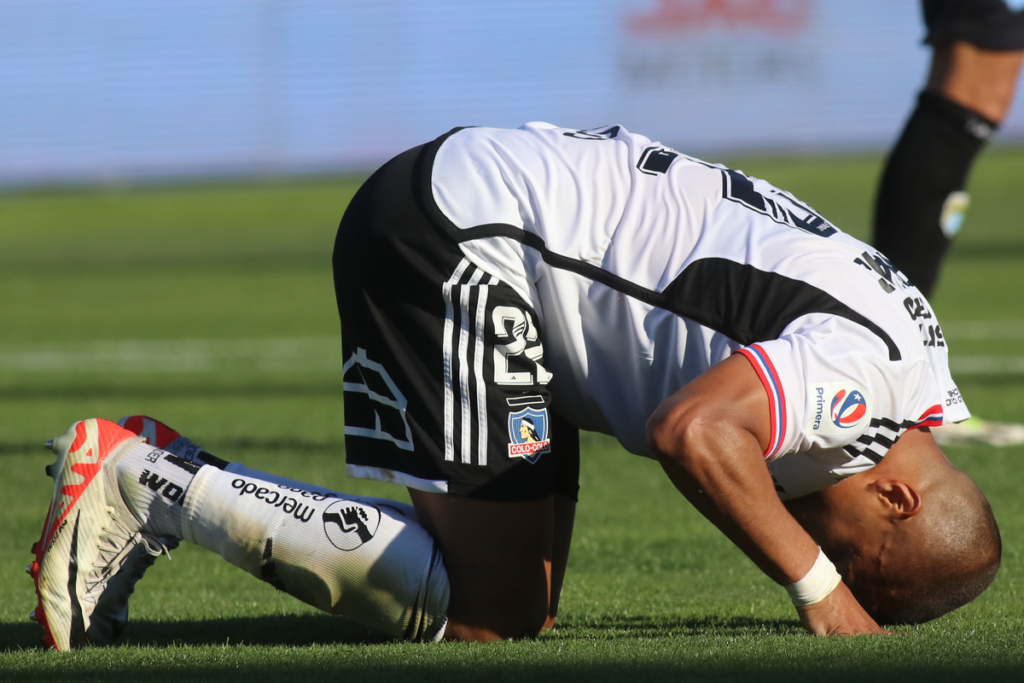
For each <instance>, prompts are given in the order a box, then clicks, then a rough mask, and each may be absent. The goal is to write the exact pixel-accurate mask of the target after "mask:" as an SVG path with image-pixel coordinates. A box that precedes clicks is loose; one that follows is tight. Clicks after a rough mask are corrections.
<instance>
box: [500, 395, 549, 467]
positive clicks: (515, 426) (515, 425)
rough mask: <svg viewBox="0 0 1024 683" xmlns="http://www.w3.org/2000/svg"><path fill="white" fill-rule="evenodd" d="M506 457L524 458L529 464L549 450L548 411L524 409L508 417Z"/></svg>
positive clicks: (544, 409) (543, 409)
mask: <svg viewBox="0 0 1024 683" xmlns="http://www.w3.org/2000/svg"><path fill="white" fill-rule="evenodd" d="M508 440H509V444H508V457H510V458H526V459H527V460H528V461H530V462H531V463H534V462H537V459H538V458H540V456H542V455H544V454H545V453H547V452H549V451H550V450H551V440H550V439H549V438H548V409H547V408H540V409H537V408H524V409H523V410H519V411H517V412H514V413H509V416H508Z"/></svg>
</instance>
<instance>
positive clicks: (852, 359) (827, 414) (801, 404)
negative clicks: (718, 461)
mask: <svg viewBox="0 0 1024 683" xmlns="http://www.w3.org/2000/svg"><path fill="white" fill-rule="evenodd" d="M815 323H816V324H815ZM737 353H740V354H742V355H743V356H744V357H746V358H747V360H748V361H749V362H750V364H751V365H752V366H753V368H754V371H755V372H756V373H757V375H758V377H759V379H760V380H761V383H762V384H763V385H764V388H765V392H766V393H767V396H768V404H769V409H770V422H771V435H770V438H769V445H768V448H767V450H766V451H765V459H766V460H769V461H771V460H775V459H776V458H780V457H783V456H785V455H787V454H791V453H800V452H807V451H811V450H814V451H820V450H825V449H842V450H843V451H845V452H846V453H847V454H848V455H849V456H850V457H851V458H860V457H866V458H868V459H870V460H872V461H874V462H876V463H877V462H880V461H881V459H882V458H883V457H884V456H885V454H886V453H887V452H888V450H889V448H891V447H892V445H893V444H894V443H895V442H896V440H897V439H898V438H899V437H900V435H901V434H902V433H903V432H905V431H906V430H907V429H913V428H916V427H921V426H938V425H941V424H943V422H944V421H946V422H948V421H950V420H949V419H948V418H949V417H951V416H947V415H945V413H946V412H950V411H948V410H946V407H945V403H946V400H945V399H946V393H948V392H946V391H944V389H945V387H943V386H941V382H940V381H938V379H937V376H940V375H941V374H942V373H941V372H936V371H935V369H934V368H932V367H931V365H932V364H934V363H936V362H944V358H943V359H936V358H932V357H930V356H928V355H927V354H920V355H918V356H915V357H914V358H907V359H903V360H901V361H892V360H890V359H889V357H888V354H887V352H886V350H885V348H884V346H882V345H880V344H879V342H878V339H877V337H875V336H874V335H872V334H871V333H870V332H868V331H867V330H865V329H864V328H862V327H861V326H859V325H857V324H856V323H853V322H850V321H847V320H843V319H838V318H835V317H833V318H831V319H822V320H820V321H808V324H807V325H806V326H805V327H803V328H802V329H798V330H797V331H796V332H790V333H787V334H785V335H783V336H782V337H780V338H778V339H773V340H770V341H765V342H758V343H755V344H751V345H749V346H746V347H743V348H741V349H739V350H738V351H737ZM942 369H943V370H945V373H946V374H947V375H948V370H947V369H945V366H943V368H942ZM957 411H962V412H964V413H966V409H965V408H963V407H962V402H961V403H960V404H959V405H958V406H957ZM956 417H958V418H960V419H963V418H962V417H960V415H959V414H957V416H956Z"/></svg>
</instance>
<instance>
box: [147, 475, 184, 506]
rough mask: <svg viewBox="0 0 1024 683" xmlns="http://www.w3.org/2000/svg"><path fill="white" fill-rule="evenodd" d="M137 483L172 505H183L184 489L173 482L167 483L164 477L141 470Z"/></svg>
mask: <svg viewBox="0 0 1024 683" xmlns="http://www.w3.org/2000/svg"><path fill="white" fill-rule="evenodd" d="M139 483H140V484H142V485H143V486H148V487H149V488H150V489H151V490H152V491H153V492H154V493H159V494H160V495H162V496H163V497H164V498H166V499H167V500H169V501H171V502H172V503H177V504H178V505H182V504H183V503H184V500H185V496H184V495H183V494H184V493H185V488H184V487H182V486H179V485H178V484H175V483H174V482H173V481H168V480H167V479H166V478H165V477H161V476H160V475H158V474H155V473H153V472H150V471H149V470H142V475H141V476H140V477H139Z"/></svg>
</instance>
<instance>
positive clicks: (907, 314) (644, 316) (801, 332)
mask: <svg viewBox="0 0 1024 683" xmlns="http://www.w3.org/2000/svg"><path fill="white" fill-rule="evenodd" d="M431 186H432V193H433V198H434V200H435V202H436V204H437V207H438V209H439V210H440V212H441V213H442V214H443V220H444V221H445V222H446V224H447V225H448V227H449V229H450V231H451V232H452V234H453V236H454V237H455V239H456V240H458V241H459V244H460V247H461V249H462V251H463V253H464V254H465V256H466V258H467V259H469V260H470V261H471V262H472V263H473V264H475V265H476V266H478V267H479V268H481V269H482V270H484V271H486V272H487V273H489V274H491V275H493V276H495V277H497V278H499V279H500V280H501V281H503V282H505V283H508V284H509V285H510V286H512V287H513V288H514V289H515V290H516V291H517V292H518V293H519V295H520V296H521V297H522V298H523V299H524V300H525V301H526V302H528V303H530V304H531V305H532V306H533V308H534V310H535V311H536V312H537V315H538V317H539V321H538V322H539V327H540V330H541V338H542V342H543V347H544V367H545V368H546V369H547V371H548V372H550V373H551V374H552V379H551V382H550V385H549V386H550V390H551V392H552V395H553V397H554V401H555V404H554V405H555V407H556V409H557V410H558V412H559V413H560V414H561V415H563V416H564V417H566V418H568V419H569V420H570V421H572V422H573V423H574V424H576V425H577V426H579V427H580V428H583V429H589V430H594V431H599V432H605V433H608V434H613V435H614V436H616V437H617V438H618V439H619V441H621V443H622V444H623V446H624V447H625V448H626V449H627V450H629V451H631V452H633V453H637V454H641V455H650V452H649V449H648V447H647V444H646V440H645V436H644V427H645V424H646V421H647V418H648V417H649V416H650V415H651V413H652V412H653V411H654V409H655V408H656V407H657V406H658V405H659V404H660V403H661V402H662V401H663V400H664V399H665V398H667V397H668V396H669V395H671V394H672V393H674V392H675V391H677V390H678V389H679V388H680V387H682V386H683V385H685V384H686V383H688V382H689V381H691V380H693V379H694V378H695V377H697V376H698V375H699V374H701V373H702V372H704V371H705V370H707V369H708V368H709V367H710V366H711V365H713V364H715V363H717V362H719V361H721V360H723V359H724V358H726V357H728V356H729V355H731V354H732V353H734V352H740V353H743V354H744V355H745V356H746V357H747V358H748V360H750V362H751V363H752V365H753V366H754V368H755V370H756V371H757V372H758V374H759V376H760V377H761V379H762V381H763V383H764V385H765V388H766V391H767V392H768V395H769V400H770V404H771V410H772V437H771V446H770V447H769V449H768V452H767V453H766V457H767V458H768V459H769V460H771V461H773V462H774V461H776V460H778V468H779V470H778V473H776V479H777V481H778V482H779V487H780V489H783V490H784V491H785V494H786V495H797V493H794V492H795V491H798V490H799V491H800V492H803V493H806V492H807V491H808V490H815V489H820V488H823V487H824V486H827V485H829V484H831V483H835V481H837V480H839V479H841V478H842V477H843V476H846V475H848V474H852V473H853V472H854V471H860V470H863V469H866V468H867V467H870V466H872V465H873V464H874V463H876V462H877V461H878V460H879V459H880V458H881V457H882V456H884V455H885V453H886V451H887V450H888V448H889V447H890V446H891V445H892V443H893V442H894V441H895V440H896V439H897V438H898V437H899V435H900V434H901V433H902V432H903V431H905V430H906V429H909V428H913V427H915V426H920V425H940V424H944V423H949V422H958V421H961V420H964V419H966V418H967V417H968V416H969V413H968V411H967V409H966V407H965V406H964V404H963V401H962V399H961V398H960V395H959V391H958V390H957V387H956V385H955V384H954V383H953V381H952V379H951V377H950V374H949V369H948V362H947V349H946V346H945V341H944V339H943V337H942V332H941V328H940V327H939V325H938V323H937V321H936V320H935V317H934V314H933V313H932V311H931V308H930V307H929V305H928V303H927V301H925V299H924V298H923V297H922V295H921V294H920V292H919V291H918V290H917V289H916V288H915V287H914V286H913V285H912V284H910V283H909V282H907V281H906V279H905V278H903V276H902V275H901V274H900V273H899V272H898V271H897V270H896V269H894V268H893V267H892V265H891V264H890V263H889V262H888V261H887V260H886V259H885V258H884V257H883V256H882V255H880V254H879V253H878V252H876V251H875V250H873V249H872V248H871V247H869V246H868V245H866V244H864V243H862V242H860V241H858V240H856V239H854V238H852V237H850V236H848V235H846V234H844V233H842V232H841V231H839V230H838V229H837V228H836V227H835V226H833V225H832V224H831V223H829V222H828V221H827V220H825V219H824V218H823V217H821V216H819V215H818V214H817V213H816V212H815V211H814V210H813V209H812V208H811V207H810V206H808V205H806V204H804V203H802V202H800V201H799V200H798V199H796V198H795V197H793V196H792V195H791V194H789V193H787V192H784V191H782V190H779V189H778V188H776V187H774V186H772V185H771V184H769V183H767V182H765V181H763V180H759V179H756V178H752V177H749V176H746V175H744V174H743V173H742V172H740V171H735V170H731V169H727V168H725V167H723V166H720V165H717V164H710V163H706V162H703V161H700V160H698V159H694V158H692V157H688V156H686V155H684V154H681V153H679V152H677V151H675V150H673V149H670V148H668V147H666V146H664V145H661V144H659V143H657V142H652V141H651V140H649V139H648V138H645V137H643V136H641V135H636V134H633V133H630V132H628V131H626V130H625V129H624V128H623V127H621V126H608V127H604V128H599V129H593V130H586V131H579V130H571V129H566V128H557V127H555V126H552V125H550V124H546V123H531V124H527V125H525V126H523V127H521V128H518V129H514V130H504V129H493V128H467V129H463V130H460V131H458V132H455V133H453V134H451V135H449V136H448V137H447V139H445V140H444V142H443V143H442V144H441V145H440V147H439V148H438V149H437V152H436V156H435V157H434V159H433V167H432V176H431ZM793 454H803V455H802V456H801V457H796V458H793V457H789V458H781V456H784V455H789V456H792V455H793ZM785 460H789V461H790V464H789V465H787V466H785V467H783V465H782V463H783V461H785ZM801 462H802V463H804V465H801V464H800V463H801ZM823 463H824V464H823ZM812 464H813V466H811V465H812ZM773 468H774V466H773ZM793 468H796V469H795V471H796V472H797V473H798V474H792V473H787V472H788V470H789V469H793ZM811 471H817V472H819V474H818V475H815V476H814V477H811V479H810V480H807V476H804V475H807V474H808V473H809V472H811ZM799 473H803V474H799ZM801 477H802V478H801ZM815 477H816V478H815ZM805 480H806V481H805ZM811 480H813V481H811ZM808 487H809V488H808ZM804 489H807V490H804Z"/></svg>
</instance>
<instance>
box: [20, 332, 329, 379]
mask: <svg viewBox="0 0 1024 683" xmlns="http://www.w3.org/2000/svg"><path fill="white" fill-rule="evenodd" d="M341 365H342V361H341V339H340V338H339V337H280V338H273V339H251V338H249V339H179V340H159V341H151V340H124V341H94V342H83V343H45V344H37V345H33V346H29V345H24V344H22V345H17V346H14V345H0V373H5V372H7V373H17V372H100V373H115V374H131V373H154V374H179V373H213V372H220V371H225V370H236V371H241V370H249V371H256V372H303V371H328V372H329V371H340V370H341Z"/></svg>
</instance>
